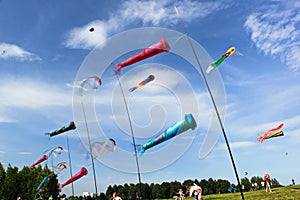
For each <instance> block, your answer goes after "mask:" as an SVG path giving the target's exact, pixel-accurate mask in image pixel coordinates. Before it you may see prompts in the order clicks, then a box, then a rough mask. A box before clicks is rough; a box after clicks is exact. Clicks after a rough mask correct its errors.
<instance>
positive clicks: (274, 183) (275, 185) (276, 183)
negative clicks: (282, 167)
mask: <svg viewBox="0 0 300 200" xmlns="http://www.w3.org/2000/svg"><path fill="white" fill-rule="evenodd" d="M271 184H272V187H282V185H281V184H280V183H279V181H277V180H276V178H271Z"/></svg>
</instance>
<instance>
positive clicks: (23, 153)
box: [18, 151, 32, 155]
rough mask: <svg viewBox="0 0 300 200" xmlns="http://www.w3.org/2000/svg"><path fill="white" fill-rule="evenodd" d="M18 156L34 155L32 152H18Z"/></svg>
mask: <svg viewBox="0 0 300 200" xmlns="http://www.w3.org/2000/svg"><path fill="white" fill-rule="evenodd" d="M18 154H21V155H30V154H32V152H27V151H21V152H18Z"/></svg>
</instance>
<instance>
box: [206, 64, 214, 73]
mask: <svg viewBox="0 0 300 200" xmlns="http://www.w3.org/2000/svg"><path fill="white" fill-rule="evenodd" d="M213 69H214V67H213V66H212V65H209V66H208V67H207V69H206V73H207V74H209V72H210V71H211V70H213Z"/></svg>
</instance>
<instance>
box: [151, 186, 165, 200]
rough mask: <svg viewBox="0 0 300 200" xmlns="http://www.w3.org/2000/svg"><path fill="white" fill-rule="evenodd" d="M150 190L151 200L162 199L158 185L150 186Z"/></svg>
mask: <svg viewBox="0 0 300 200" xmlns="http://www.w3.org/2000/svg"><path fill="white" fill-rule="evenodd" d="M150 187H151V190H152V198H153V199H162V198H163V195H162V193H161V187H160V184H157V183H156V184H154V183H153V184H151V186H150Z"/></svg>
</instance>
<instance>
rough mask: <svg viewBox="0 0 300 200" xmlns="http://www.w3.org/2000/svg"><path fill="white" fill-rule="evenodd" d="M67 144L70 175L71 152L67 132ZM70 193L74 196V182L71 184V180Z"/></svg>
mask: <svg viewBox="0 0 300 200" xmlns="http://www.w3.org/2000/svg"><path fill="white" fill-rule="evenodd" d="M67 146H68V155H69V164H70V175H71V177H72V176H73V174H72V163H71V152H70V145H69V135H68V133H67ZM72 195H73V197H74V184H73V182H72Z"/></svg>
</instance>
